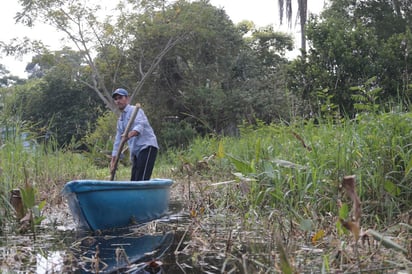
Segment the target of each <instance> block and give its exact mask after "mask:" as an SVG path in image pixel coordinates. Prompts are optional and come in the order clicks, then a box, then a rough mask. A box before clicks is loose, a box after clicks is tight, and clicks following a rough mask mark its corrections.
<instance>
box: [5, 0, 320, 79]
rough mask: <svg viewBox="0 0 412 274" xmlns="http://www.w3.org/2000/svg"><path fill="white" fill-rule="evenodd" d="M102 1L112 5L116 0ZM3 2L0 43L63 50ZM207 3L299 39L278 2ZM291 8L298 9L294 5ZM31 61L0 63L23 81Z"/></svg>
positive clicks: (313, 2) (314, 3) (311, 7)
mask: <svg viewBox="0 0 412 274" xmlns="http://www.w3.org/2000/svg"><path fill="white" fill-rule="evenodd" d="M101 1H110V2H111V3H113V2H114V1H115V0H101ZM3 2H4V3H2V8H1V9H0V26H1V28H0V37H1V38H0V40H1V41H4V42H8V41H9V40H10V39H11V38H14V37H24V36H27V37H29V38H31V39H37V40H41V41H43V43H44V44H46V45H49V46H51V49H52V50H53V49H56V50H57V49H60V48H62V45H60V42H59V38H58V37H59V35H60V34H58V33H56V31H55V30H54V29H53V28H51V27H49V26H44V25H43V26H37V27H36V28H34V29H30V28H27V27H24V26H22V25H21V24H15V23H14V19H13V17H14V16H15V15H16V12H17V11H19V10H20V6H19V5H18V4H17V1H16V0H6V1H3ZM295 2H296V1H295ZM324 2H325V0H308V11H309V12H310V13H319V12H320V11H321V10H322V8H323V5H324ZM210 3H211V4H212V5H214V6H216V7H218V8H223V9H224V10H225V11H226V13H227V14H228V15H229V17H230V18H231V19H232V21H233V22H234V23H238V22H240V21H242V20H251V21H253V22H254V23H255V24H256V25H257V26H266V25H272V26H274V29H275V30H278V31H287V32H290V33H294V34H295V35H296V37H299V34H298V31H299V28H298V27H297V28H293V29H291V30H289V29H287V28H286V26H285V25H283V26H280V25H279V12H278V6H277V3H278V0H253V1H250V0H210ZM294 4H295V5H294V7H297V3H294ZM30 60H31V56H26V57H24V58H23V59H21V60H16V59H15V58H14V57H0V63H1V64H3V65H5V66H6V68H7V69H8V70H10V71H11V72H12V74H13V75H17V76H19V77H24V78H25V77H27V75H26V74H25V72H24V68H25V66H26V64H27V63H28V62H30Z"/></svg>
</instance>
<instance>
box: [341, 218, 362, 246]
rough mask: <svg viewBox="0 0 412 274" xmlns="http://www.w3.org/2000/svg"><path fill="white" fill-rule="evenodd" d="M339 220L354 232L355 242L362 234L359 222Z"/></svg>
mask: <svg viewBox="0 0 412 274" xmlns="http://www.w3.org/2000/svg"><path fill="white" fill-rule="evenodd" d="M339 222H340V223H341V224H342V226H343V227H344V228H346V229H347V230H349V231H350V232H352V234H353V237H354V238H355V242H357V241H358V239H359V235H360V225H359V222H352V221H345V220H343V219H339Z"/></svg>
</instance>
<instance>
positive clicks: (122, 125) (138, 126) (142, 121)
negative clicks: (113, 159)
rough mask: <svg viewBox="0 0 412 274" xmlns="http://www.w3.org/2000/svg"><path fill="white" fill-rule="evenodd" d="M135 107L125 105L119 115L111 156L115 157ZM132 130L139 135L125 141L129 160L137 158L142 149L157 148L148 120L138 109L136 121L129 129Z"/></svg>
mask: <svg viewBox="0 0 412 274" xmlns="http://www.w3.org/2000/svg"><path fill="white" fill-rule="evenodd" d="M135 107H136V106H132V105H127V106H126V107H125V109H124V110H123V112H122V113H121V115H120V117H119V120H117V130H116V138H115V141H114V144H113V150H112V156H116V155H117V151H118V149H119V145H120V142H121V141H122V135H123V133H124V131H125V129H126V127H127V124H128V122H129V120H130V117H131V116H132V113H133V110H134V108H135ZM132 130H136V131H137V132H138V133H139V135H137V136H135V137H133V138H130V139H129V140H128V141H127V144H128V146H129V150H130V157H131V159H132V158H133V156H137V155H138V154H139V152H140V151H141V150H142V149H145V148H146V147H148V146H153V147H156V148H159V145H158V144H157V138H156V135H155V133H154V131H153V128H152V127H151V126H150V123H149V120H148V119H147V117H146V115H145V113H144V111H143V109H139V111H138V112H137V115H136V119H135V120H134V123H133V125H132V126H131V127H130V131H132ZM130 131H129V132H130Z"/></svg>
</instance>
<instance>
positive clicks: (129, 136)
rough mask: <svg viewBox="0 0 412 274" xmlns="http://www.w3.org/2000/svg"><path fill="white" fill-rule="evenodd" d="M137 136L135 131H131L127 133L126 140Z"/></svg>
mask: <svg viewBox="0 0 412 274" xmlns="http://www.w3.org/2000/svg"><path fill="white" fill-rule="evenodd" d="M137 135H139V133H138V132H137V131H136V130H131V131H130V132H129V134H127V140H129V139H130V138H133V137H135V136H137Z"/></svg>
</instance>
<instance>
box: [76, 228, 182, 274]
mask: <svg viewBox="0 0 412 274" xmlns="http://www.w3.org/2000/svg"><path fill="white" fill-rule="evenodd" d="M173 239H174V234H173V232H168V233H166V234H158V235H141V236H135V235H130V236H128V235H121V236H99V237H85V238H84V239H82V240H81V241H80V242H79V243H80V244H79V246H78V247H77V250H75V252H74V253H75V254H76V257H77V258H78V260H79V267H80V271H79V272H77V273H113V272H117V271H120V272H121V273H162V272H161V271H162V268H161V265H162V263H161V262H160V261H158V260H159V258H160V257H162V256H163V255H164V254H165V252H166V251H167V250H168V249H169V247H170V246H171V244H172V243H173ZM148 269H150V270H148Z"/></svg>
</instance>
